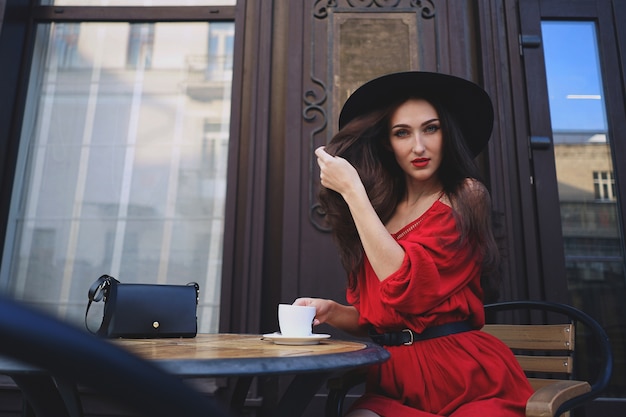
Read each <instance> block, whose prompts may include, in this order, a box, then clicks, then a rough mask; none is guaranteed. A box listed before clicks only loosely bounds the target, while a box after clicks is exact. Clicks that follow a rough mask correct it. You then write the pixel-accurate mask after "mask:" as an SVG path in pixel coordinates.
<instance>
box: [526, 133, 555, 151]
mask: <svg viewBox="0 0 626 417" xmlns="http://www.w3.org/2000/svg"><path fill="white" fill-rule="evenodd" d="M551 145H552V141H550V138H549V137H547V136H531V137H530V149H532V150H535V151H543V150H546V149H550V146H551Z"/></svg>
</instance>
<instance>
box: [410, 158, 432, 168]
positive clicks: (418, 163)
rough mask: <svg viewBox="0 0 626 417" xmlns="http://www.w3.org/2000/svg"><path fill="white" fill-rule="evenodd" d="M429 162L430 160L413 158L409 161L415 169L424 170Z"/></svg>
mask: <svg viewBox="0 0 626 417" xmlns="http://www.w3.org/2000/svg"><path fill="white" fill-rule="evenodd" d="M429 162H430V158H415V159H414V160H412V161H411V164H413V166H414V167H416V168H424V167H425V166H426V165H428V163H429Z"/></svg>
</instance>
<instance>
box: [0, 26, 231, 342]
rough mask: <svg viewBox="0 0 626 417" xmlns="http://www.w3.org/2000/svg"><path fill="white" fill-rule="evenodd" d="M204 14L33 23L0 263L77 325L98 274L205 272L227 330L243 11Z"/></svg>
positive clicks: (168, 276)
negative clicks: (237, 40)
mask: <svg viewBox="0 0 626 417" xmlns="http://www.w3.org/2000/svg"><path fill="white" fill-rule="evenodd" d="M209 26H210V25H209V23H200V22H198V23H155V24H147V25H146V24H128V23H80V24H69V25H65V24H51V25H39V26H38V34H37V35H38V36H37V37H36V39H37V42H38V44H37V45H36V48H35V50H36V51H41V52H40V53H41V57H38V58H39V59H35V60H34V62H37V63H40V64H39V65H35V66H34V67H33V68H32V71H31V81H30V84H29V98H28V101H27V104H26V110H25V117H24V119H25V125H24V128H23V134H22V137H21V139H20V154H19V163H18V166H19V167H22V169H21V170H18V172H17V173H16V184H15V187H14V190H15V191H14V193H15V194H14V195H13V196H12V199H11V203H12V206H11V214H10V220H9V224H10V227H9V232H8V233H7V237H6V242H5V247H6V248H7V249H6V250H7V251H8V254H9V255H10V256H7V259H10V263H9V262H5V263H4V264H3V265H2V266H1V267H2V269H1V275H0V279H1V280H2V282H3V284H6V287H7V288H9V289H10V291H11V293H12V295H14V296H15V297H16V298H17V299H20V300H23V301H25V302H28V303H31V304H35V305H37V306H39V307H43V308H46V309H49V310H50V311H51V312H53V313H56V314H57V315H59V316H62V317H65V318H66V319H68V320H70V321H75V322H76V323H77V324H79V325H82V324H83V320H84V312H85V304H86V303H85V301H86V294H87V290H88V289H89V286H90V285H91V283H92V282H93V281H94V280H95V279H96V278H98V276H100V275H101V274H104V273H106V274H111V275H113V276H115V277H116V278H118V279H119V280H120V281H122V282H140V283H171V284H186V283H188V282H191V281H196V282H198V283H199V284H200V290H201V292H200V300H199V305H198V324H199V331H201V332H215V331H217V330H218V323H219V303H220V288H221V281H220V280H221V268H222V239H223V227H224V208H225V195H226V168H227V166H226V164H227V161H228V154H227V153H228V143H229V123H230V113H229V110H230V90H231V77H232V62H231V63H226V62H225V61H226V60H228V59H231V60H232V56H233V51H232V50H229V49H228V48H229V47H232V43H229V42H228V39H232V36H233V34H234V24H233V23H227V22H224V23H220V25H219V31H213V30H210V28H209ZM120 45H128V49H127V50H126V49H125V48H120ZM209 45H219V48H218V51H219V56H217V55H216V56H209V51H211V48H210V46H209ZM214 60H218V61H219V63H218V64H216V63H215V62H214ZM55 62H59V63H61V62H63V63H64V64H63V65H59V66H55V65H54V63H55ZM208 68H211V73H212V74H214V77H213V78H212V79H211V80H210V81H209V80H207V79H206V77H205V76H204V74H206V73H207V72H208V71H209V70H208ZM134 69H136V70H134ZM195 74H203V76H202V77H196V76H195ZM98 307H99V306H96V308H98ZM93 313H94V314H93V317H92V319H93V322H92V323H91V326H90V327H92V328H97V326H98V320H99V319H101V315H100V314H99V312H98V310H95V311H94V312H93ZM90 315H91V312H90Z"/></svg>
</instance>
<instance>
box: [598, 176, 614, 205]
mask: <svg viewBox="0 0 626 417" xmlns="http://www.w3.org/2000/svg"><path fill="white" fill-rule="evenodd" d="M593 189H594V192H595V196H596V200H605V201H606V200H615V179H614V178H613V172H611V171H594V173H593Z"/></svg>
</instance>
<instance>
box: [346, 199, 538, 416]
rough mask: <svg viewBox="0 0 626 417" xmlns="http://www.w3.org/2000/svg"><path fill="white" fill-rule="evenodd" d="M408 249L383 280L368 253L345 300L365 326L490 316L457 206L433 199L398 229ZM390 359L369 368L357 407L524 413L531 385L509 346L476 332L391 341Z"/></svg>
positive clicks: (475, 320)
mask: <svg viewBox="0 0 626 417" xmlns="http://www.w3.org/2000/svg"><path fill="white" fill-rule="evenodd" d="M394 237H395V238H396V240H397V242H398V243H399V244H400V245H402V247H403V248H404V250H405V257H404V261H403V263H402V266H401V267H400V269H398V270H397V271H396V272H395V273H393V274H392V275H390V276H389V277H387V279H385V280H384V281H382V282H380V281H379V280H378V277H377V276H376V274H375V273H374V271H373V269H372V267H371V265H370V264H369V261H368V260H367V259H366V260H365V263H364V269H363V272H362V273H361V274H360V275H359V276H358V285H357V288H356V290H354V291H351V290H348V292H347V299H348V302H350V304H352V305H354V306H355V307H356V308H357V310H358V311H359V313H360V324H363V325H365V324H370V325H372V326H373V328H374V330H376V331H377V332H379V333H382V332H389V331H398V330H402V329H405V328H410V329H413V330H414V331H416V332H418V333H419V332H421V331H423V330H424V329H425V328H427V327H431V326H436V325H440V324H444V323H450V322H457V321H463V320H469V321H470V322H471V323H472V325H473V326H474V327H475V328H476V329H480V328H481V327H482V326H483V324H484V320H485V317H484V316H485V315H484V308H483V303H482V289H481V287H480V271H481V267H480V262H479V260H480V259H477V258H479V256H477V255H475V254H472V251H471V250H470V249H471V248H470V245H469V244H465V245H462V246H460V245H458V241H459V232H458V231H457V229H456V225H455V220H454V217H453V214H452V209H451V208H450V207H449V206H447V205H446V204H444V203H442V202H440V201H436V202H435V203H434V204H433V205H432V206H431V207H430V208H429V209H428V210H427V211H426V212H425V213H424V214H423V215H422V216H421V217H420V218H418V219H417V220H415V221H414V222H412V223H410V224H409V225H407V226H406V227H404V228H403V229H402V230H400V231H399V232H398V233H396V234H394ZM386 349H387V350H388V351H389V352H390V353H391V358H390V359H389V360H388V361H387V362H385V363H383V364H380V365H376V366H374V367H372V368H370V371H369V374H368V383H367V387H366V393H365V394H364V395H363V396H362V397H361V398H360V399H358V400H357V401H356V402H355V404H354V405H353V406H352V409H355V408H363V409H369V410H371V411H373V412H375V413H376V414H378V415H380V416H384V417H404V416H409V417H413V416H414V417H427V416H435V415H436V416H454V417H492V416H493V417H496V416H497V417H522V416H524V410H525V405H526V401H527V400H528V397H530V395H531V394H532V388H531V387H530V385H529V384H528V381H527V379H526V377H525V375H524V372H523V371H522V369H521V368H520V367H519V365H518V364H517V361H516V360H515V358H514V356H513V354H512V352H511V351H510V349H509V348H508V347H507V346H506V345H505V344H504V343H502V342H501V341H500V340H498V339H496V338H495V337H493V336H490V335H488V334H486V333H484V332H481V331H478V330H473V331H468V332H464V333H458V334H454V335H449V336H443V337H438V338H434V339H429V340H424V341H419V342H416V343H414V344H413V345H412V346H387V347H386Z"/></svg>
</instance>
